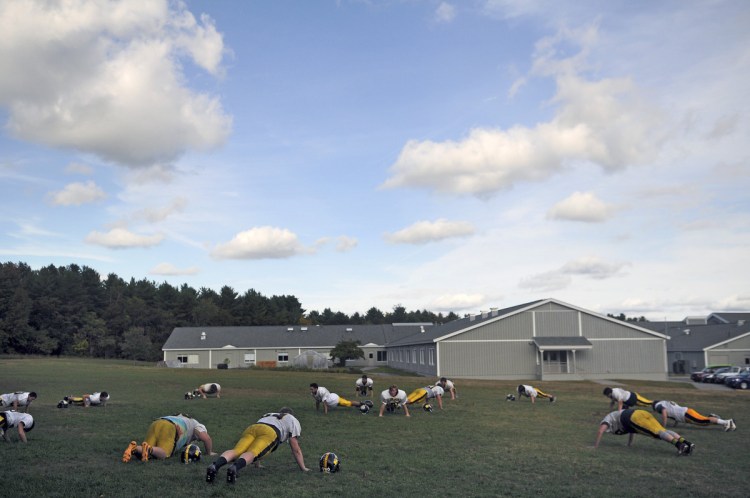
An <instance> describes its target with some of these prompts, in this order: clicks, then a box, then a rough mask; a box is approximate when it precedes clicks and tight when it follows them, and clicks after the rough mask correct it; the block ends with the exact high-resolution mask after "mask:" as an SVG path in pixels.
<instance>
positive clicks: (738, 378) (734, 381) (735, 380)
mask: <svg viewBox="0 0 750 498" xmlns="http://www.w3.org/2000/svg"><path fill="white" fill-rule="evenodd" d="M724 383H725V384H726V385H727V387H732V388H734V389H748V388H750V372H743V373H741V374H739V375H733V376H731V377H727V378H726V379H725V380H724Z"/></svg>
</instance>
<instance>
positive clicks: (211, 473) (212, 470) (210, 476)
mask: <svg viewBox="0 0 750 498" xmlns="http://www.w3.org/2000/svg"><path fill="white" fill-rule="evenodd" d="M215 479H216V466H215V465H214V464H211V465H209V466H208V468H207V469H206V482H207V483H213V482H214V480H215Z"/></svg>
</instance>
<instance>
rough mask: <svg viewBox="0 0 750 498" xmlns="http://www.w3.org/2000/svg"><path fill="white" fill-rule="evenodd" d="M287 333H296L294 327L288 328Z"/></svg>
mask: <svg viewBox="0 0 750 498" xmlns="http://www.w3.org/2000/svg"><path fill="white" fill-rule="evenodd" d="M286 331H287V332H294V327H287V329H286Z"/></svg>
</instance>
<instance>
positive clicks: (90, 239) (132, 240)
mask: <svg viewBox="0 0 750 498" xmlns="http://www.w3.org/2000/svg"><path fill="white" fill-rule="evenodd" d="M163 239H164V236H163V235H162V234H154V235H139V234H137V233H133V232H131V231H130V230H128V229H126V228H113V229H112V230H110V231H109V232H97V231H96V230H94V231H93V232H91V233H89V234H88V235H87V236H86V239H85V240H86V242H87V243H89V244H94V245H98V246H104V247H109V248H110V249H129V248H133V247H152V246H155V245H158V244H159V243H160V242H161V241H162V240H163Z"/></svg>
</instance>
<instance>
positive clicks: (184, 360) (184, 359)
mask: <svg viewBox="0 0 750 498" xmlns="http://www.w3.org/2000/svg"><path fill="white" fill-rule="evenodd" d="M177 361H179V362H180V363H187V355H186V354H185V355H177Z"/></svg>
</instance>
